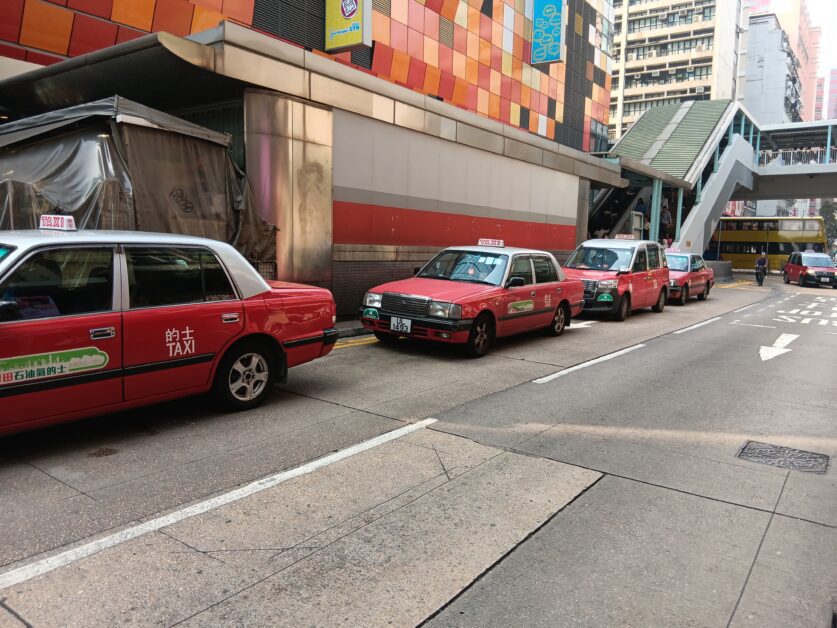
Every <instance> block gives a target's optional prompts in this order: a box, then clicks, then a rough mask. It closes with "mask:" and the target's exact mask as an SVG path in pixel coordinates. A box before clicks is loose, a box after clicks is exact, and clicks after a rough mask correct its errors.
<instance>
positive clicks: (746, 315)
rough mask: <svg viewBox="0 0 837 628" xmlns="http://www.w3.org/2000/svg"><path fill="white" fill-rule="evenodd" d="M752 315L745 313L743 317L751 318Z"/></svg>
mask: <svg viewBox="0 0 837 628" xmlns="http://www.w3.org/2000/svg"><path fill="white" fill-rule="evenodd" d="M750 316H752V314H745V315H744V316H742V317H741V318H749V317H750Z"/></svg>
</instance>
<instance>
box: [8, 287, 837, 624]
mask: <svg viewBox="0 0 837 628" xmlns="http://www.w3.org/2000/svg"><path fill="white" fill-rule="evenodd" d="M832 295H835V296H837V293H836V292H835V291H832V290H817V289H807V288H806V289H800V288H798V287H795V286H790V287H787V286H782V285H779V284H777V283H776V282H770V285H768V286H765V287H764V288H757V287H755V286H751V285H745V283H744V282H741V283H740V284H737V285H735V286H733V287H730V288H725V289H720V288H719V289H716V290H715V291H714V292H713V293H712V295H711V297H710V299H709V301H707V302H704V303H698V302H696V301H693V302H691V303H690V304H688V305H687V306H686V307H682V308H681V307H676V306H669V307H668V308H666V310H665V312H663V313H662V314H655V313H652V312H650V310H649V311H644V312H640V313H637V314H636V315H635V316H633V317H631V318H629V319H628V321H626V322H624V323H613V322H610V321H606V320H599V319H592V318H591V319H583V320H581V321H574V322H573V325H572V326H571V327H570V329H569V330H568V331H567V332H566V334H565V335H564V336H562V337H560V338H554V339H553V338H547V337H544V336H542V335H541V334H536V333H533V334H528V335H525V336H521V337H517V338H513V339H508V340H502V341H500V342H499V343H498V345H497V346H496V347H495V349H494V351H492V353H491V354H490V355H489V356H486V357H485V358H483V359H480V360H476V361H474V360H469V359H467V358H464V357H463V356H462V355H461V354H460V353H459V352H457V351H455V350H453V349H450V348H445V347H437V346H424V345H421V344H415V343H410V342H402V343H399V344H398V345H397V346H395V347H389V346H383V345H380V344H379V343H377V342H375V341H374V339H373V338H371V337H367V338H363V337H359V338H355V339H351V340H347V341H342V342H341V343H339V345H338V348H336V349H335V351H334V352H333V353H332V354H331V355H330V356H328V357H327V358H324V359H322V360H318V361H316V362H314V363H311V364H308V365H304V366H302V367H298V368H296V369H294V370H292V372H291V374H290V381H289V383H288V384H286V385H284V386H282V387H279V388H277V390H276V392H275V394H274V395H273V396H272V397H271V399H270V400H269V402H268V403H267V404H266V405H265V406H263V407H262V408H260V409H259V410H257V411H254V412H248V413H241V414H235V415H227V414H219V413H217V412H216V410H215V408H214V407H213V404H212V402H211V400H208V399H190V400H184V401H180V402H176V403H171V404H166V405H162V406H155V407H152V408H146V409H142V410H137V411H133V412H130V413H124V414H119V415H110V416H106V417H100V418H97V419H93V420H89V421H82V422H78V423H74V424H70V425H65V426H60V427H57V428H53V429H49V430H42V431H39V432H33V433H29V434H23V435H18V436H14V437H10V438H6V439H3V440H2V441H0V526H2V529H3V534H2V535H0V600H2V601H0V627H3V626H7V625H8V626H16V625H17V626H19V625H25V624H27V623H28V624H30V625H37V626H40V625H56V624H73V625H102V624H109V623H110V624H112V623H134V624H138V625H175V624H178V623H182V622H185V623H190V624H193V625H210V624H211V625H218V624H233V625H245V624H248V625H250V624H257V625H261V624H271V625H294V626H299V625H324V624H337V623H343V624H347V625H361V624H362V625H378V624H388V623H392V624H395V625H416V624H418V623H421V622H423V621H425V620H427V621H428V623H430V624H432V625H445V626H447V625H457V626H460V625H461V626H485V625H496V626H505V625H550V626H555V625H589V626H601V625H610V624H614V623H620V624H623V625H636V626H652V625H653V626H656V625H661V626H662V625H665V626H671V625H706V626H718V625H729V624H732V625H758V626H768V625H776V626H790V625H794V626H808V625H823V626H826V625H828V623H827V622H828V621H830V613H831V600H832V597H834V596H837V569H835V568H834V564H837V560H835V559H837V482H835V479H834V478H835V475H834V470H833V466H829V467H828V470H827V472H826V473H824V474H815V473H810V472H803V471H797V470H788V469H787V468H782V467H776V466H770V465H766V464H760V463H756V462H752V461H749V460H743V459H741V458H739V457H737V454H738V452H739V450H740V449H741V447H742V446H743V445H744V444H745V443H746V442H747V441H751V440H752V441H758V442H763V443H768V444H772V445H780V446H785V447H791V448H795V449H800V450H805V451H809V452H816V453H821V454H825V455H827V456H831V457H832V459H833V457H834V456H836V455H837V424H835V422H834V419H833V414H834V407H835V385H834V375H833V373H834V372H835V367H837V360H836V359H835V351H834V349H835V347H837V299H834V298H833V297H832ZM742 308H746V309H742ZM701 323H704V324H702V325H700V326H698V327H695V328H693V329H689V328H690V327H691V326H693V325H699V324H701ZM678 331H680V332H682V333H676V332H678ZM639 345H642V346H639ZM762 347H764V349H762ZM626 348H627V349H631V350H630V351H628V352H625V353H622V354H620V355H617V356H616V357H613V358H612V359H603V360H601V361H597V362H595V363H593V364H590V365H587V364H586V362H588V361H590V360H594V359H597V358H602V357H603V356H604V357H605V358H608V357H609V356H610V355H611V354H612V353H614V352H619V351H621V350H624V349H626ZM762 357H765V358H768V359H766V360H763V359H762ZM567 368H572V369H573V370H572V371H568V372H566V373H564V375H560V376H557V377H555V374H556V373H560V372H561V371H562V370H564V369H567ZM535 380H541V381H542V382H543V383H535ZM429 417H432V418H433V419H436V420H437V422H435V423H430V422H426V423H419V424H417V423H416V422H418V421H422V420H424V419H427V418H429ZM394 430H402V431H396V432H394ZM403 430H406V431H403ZM386 435H389V436H386ZM376 439H377V440H376ZM386 439H389V440H386ZM358 444H360V446H359V447H356V448H355V449H350V448H352V447H354V446H357V445H358ZM780 454H781V455H779V456H778V458H779V459H781V460H784V461H786V462H788V461H789V462H796V463H799V464H807V463H809V462H811V461H812V460H814V459H813V458H812V457H811V456H807V457H806V456H805V455H803V454H797V455H793V452H784V451H783V452H780ZM312 461H315V462H313V463H312ZM317 461H318V462H317ZM774 461H775V457H774ZM814 462H816V460H814ZM304 465H308V466H304ZM252 482H257V483H256V484H250V483H252Z"/></svg>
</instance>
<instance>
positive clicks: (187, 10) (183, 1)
mask: <svg viewBox="0 0 837 628" xmlns="http://www.w3.org/2000/svg"><path fill="white" fill-rule="evenodd" d="M194 10H195V5H194V4H192V3H191V2H189V0H157V7H156V9H155V10H154V22H153V25H152V28H153V30H154V31H165V32H167V33H172V34H174V35H180V36H181V37H183V36H185V35H188V34H189V33H191V32H192V15H193V13H194Z"/></svg>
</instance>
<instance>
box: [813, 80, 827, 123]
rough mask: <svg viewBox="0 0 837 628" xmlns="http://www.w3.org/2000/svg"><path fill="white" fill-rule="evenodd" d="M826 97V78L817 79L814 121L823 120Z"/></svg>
mask: <svg viewBox="0 0 837 628" xmlns="http://www.w3.org/2000/svg"><path fill="white" fill-rule="evenodd" d="M824 96H825V78H824V77H822V76H821V77H819V78H818V79H817V96H816V98H815V100H814V120H822V113H823V98H824Z"/></svg>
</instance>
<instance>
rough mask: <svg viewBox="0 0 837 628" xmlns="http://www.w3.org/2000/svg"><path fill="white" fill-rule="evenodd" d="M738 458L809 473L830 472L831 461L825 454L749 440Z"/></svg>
mask: <svg viewBox="0 0 837 628" xmlns="http://www.w3.org/2000/svg"><path fill="white" fill-rule="evenodd" d="M738 457H739V458H742V459H744V460H749V461H751V462H759V463H761V464H769V465H773V466H774V467H782V468H783V469H793V470H794V471H807V472H809V473H825V472H826V471H827V470H828V461H829V458H828V456H826V455H825V454H818V453H815V452H813V451H805V450H803V449H793V448H792V447H780V446H779V445H770V444H769V443H759V442H758V441H754V440H748V441H747V442H746V443H744V446H743V447H742V448H741V450H740V451H739V452H738Z"/></svg>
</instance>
